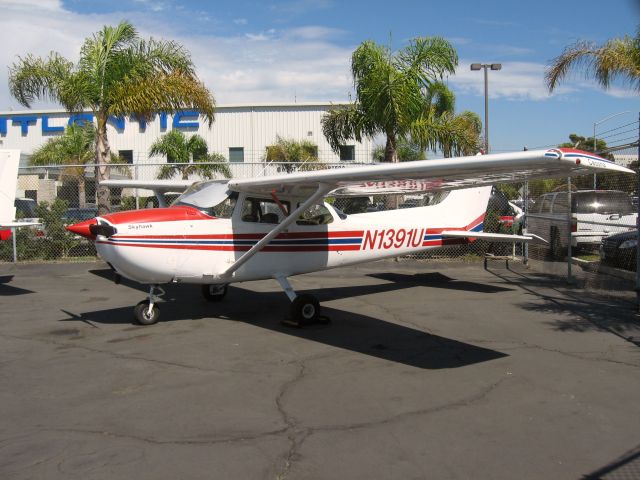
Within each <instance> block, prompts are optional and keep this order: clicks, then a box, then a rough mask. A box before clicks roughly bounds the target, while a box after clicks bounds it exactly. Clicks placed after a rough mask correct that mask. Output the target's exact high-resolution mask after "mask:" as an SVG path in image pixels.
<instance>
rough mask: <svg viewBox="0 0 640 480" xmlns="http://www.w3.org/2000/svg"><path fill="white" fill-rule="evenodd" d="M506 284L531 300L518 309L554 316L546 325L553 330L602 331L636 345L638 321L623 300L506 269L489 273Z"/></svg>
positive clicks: (631, 306) (639, 333)
mask: <svg viewBox="0 0 640 480" xmlns="http://www.w3.org/2000/svg"><path fill="white" fill-rule="evenodd" d="M489 272H490V273H491V274H493V275H495V276H496V277H498V278H500V279H502V280H504V281H505V282H507V283H511V284H515V285H518V286H519V287H520V288H522V289H523V290H524V291H526V292H527V293H529V294H530V295H532V296H533V297H534V298H535V300H533V301H531V302H526V303H521V304H520V307H521V308H523V309H525V310H529V311H533V312H539V313H544V314H553V315H556V316H558V317H560V316H561V317H562V318H556V319H555V320H552V321H549V322H546V323H547V324H548V325H550V326H551V327H552V328H553V329H554V330H557V331H570V332H588V331H606V332H609V333H611V334H613V335H616V336H617V337H620V338H622V339H624V340H625V341H627V342H630V343H632V344H633V345H636V346H640V320H639V317H638V315H637V313H636V309H635V305H634V304H633V303H631V302H628V301H626V300H624V299H620V298H613V297H610V296H607V295H602V294H599V293H598V292H595V291H591V290H585V289H582V288H579V287H576V286H568V285H567V284H566V282H564V281H563V280H562V279H560V278H558V277H557V276H553V275H548V274H540V273H529V272H521V271H514V270H512V269H510V270H502V271H497V270H489Z"/></svg>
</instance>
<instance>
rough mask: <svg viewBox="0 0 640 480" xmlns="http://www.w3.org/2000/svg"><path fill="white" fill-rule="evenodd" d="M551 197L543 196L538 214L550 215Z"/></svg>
mask: <svg viewBox="0 0 640 480" xmlns="http://www.w3.org/2000/svg"><path fill="white" fill-rule="evenodd" d="M552 199H553V196H551V195H545V196H544V198H543V199H542V205H541V206H540V213H551V200H552Z"/></svg>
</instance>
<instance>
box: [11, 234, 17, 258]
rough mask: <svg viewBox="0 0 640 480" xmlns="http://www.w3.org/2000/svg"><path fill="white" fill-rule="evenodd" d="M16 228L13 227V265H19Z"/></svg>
mask: <svg viewBox="0 0 640 480" xmlns="http://www.w3.org/2000/svg"><path fill="white" fill-rule="evenodd" d="M17 231H18V229H17V228H16V227H11V242H12V243H13V263H18V245H17V244H16V232H17Z"/></svg>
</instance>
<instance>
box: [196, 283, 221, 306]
mask: <svg viewBox="0 0 640 480" xmlns="http://www.w3.org/2000/svg"><path fill="white" fill-rule="evenodd" d="M226 295H227V285H217V284H215V283H212V284H208V285H202V296H203V297H204V298H205V300H207V301H208V302H219V301H221V300H222V299H223V298H224V297H225V296H226Z"/></svg>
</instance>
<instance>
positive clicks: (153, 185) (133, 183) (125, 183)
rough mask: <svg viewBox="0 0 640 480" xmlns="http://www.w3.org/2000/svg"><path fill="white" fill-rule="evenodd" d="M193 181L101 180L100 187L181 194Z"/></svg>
mask: <svg viewBox="0 0 640 480" xmlns="http://www.w3.org/2000/svg"><path fill="white" fill-rule="evenodd" d="M194 183H195V181H194V180H126V179H125V180H103V181H102V182H100V185H106V186H107V187H118V188H145V189H147V190H153V191H154V192H160V193H167V192H183V191H184V190H186V189H187V188H189V187H190V186H191V185H193V184H194Z"/></svg>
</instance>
